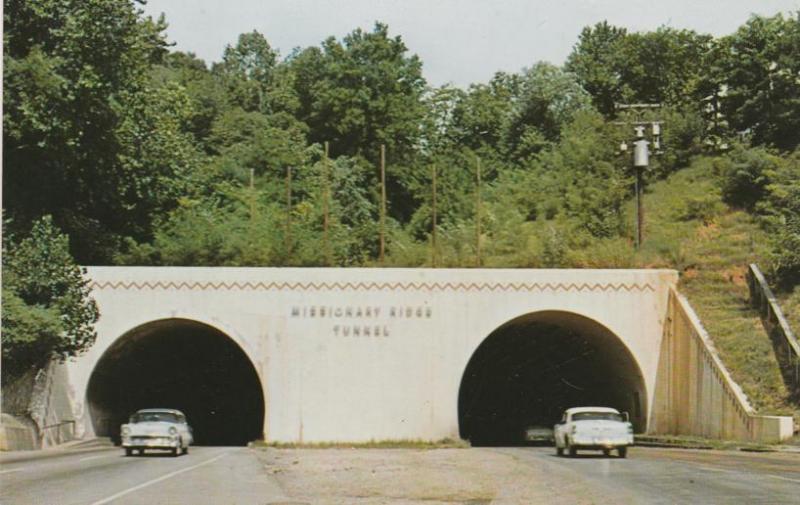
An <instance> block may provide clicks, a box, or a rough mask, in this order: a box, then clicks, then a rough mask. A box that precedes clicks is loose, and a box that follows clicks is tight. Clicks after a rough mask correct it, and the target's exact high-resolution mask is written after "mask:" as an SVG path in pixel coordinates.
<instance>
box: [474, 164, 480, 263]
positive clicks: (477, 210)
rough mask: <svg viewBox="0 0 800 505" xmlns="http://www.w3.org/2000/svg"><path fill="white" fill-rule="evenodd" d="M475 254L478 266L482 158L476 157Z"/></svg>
mask: <svg viewBox="0 0 800 505" xmlns="http://www.w3.org/2000/svg"><path fill="white" fill-rule="evenodd" d="M475 160H476V163H475V182H476V189H475V255H476V257H477V264H476V266H478V267H480V266H481V159H480V158H478V157H476V158H475Z"/></svg>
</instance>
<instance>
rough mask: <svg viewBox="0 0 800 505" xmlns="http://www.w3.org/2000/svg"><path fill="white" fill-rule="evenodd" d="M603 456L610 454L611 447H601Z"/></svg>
mask: <svg viewBox="0 0 800 505" xmlns="http://www.w3.org/2000/svg"><path fill="white" fill-rule="evenodd" d="M603 456H606V457H608V456H611V449H603Z"/></svg>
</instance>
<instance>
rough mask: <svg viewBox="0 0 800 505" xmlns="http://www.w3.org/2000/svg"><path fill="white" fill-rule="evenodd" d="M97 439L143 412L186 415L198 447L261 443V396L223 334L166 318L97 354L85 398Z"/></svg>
mask: <svg viewBox="0 0 800 505" xmlns="http://www.w3.org/2000/svg"><path fill="white" fill-rule="evenodd" d="M87 400H88V404H89V409H90V414H91V419H92V424H93V426H94V430H95V433H96V434H97V435H98V436H110V437H111V438H112V439H114V440H118V439H119V428H120V425H121V424H123V423H125V422H127V420H128V417H129V416H130V414H132V413H133V412H135V411H136V410H138V409H143V408H175V409H179V410H181V411H183V412H184V414H186V417H187V420H188V422H189V425H190V426H191V427H192V429H193V432H194V438H195V443H196V444H200V445H244V444H246V443H247V442H249V441H251V440H255V439H260V438H262V436H263V426H264V414H265V412H264V394H263V391H262V387H261V382H260V380H259V378H258V375H257V373H256V370H255V368H254V367H253V364H252V363H251V361H250V359H249V358H248V357H247V355H246V354H245V353H244V351H243V350H242V349H241V348H240V347H239V346H238V345H237V344H236V343H235V342H234V341H233V340H232V339H230V338H229V337H228V336H227V335H225V334H224V333H222V332H221V331H219V330H217V329H215V328H213V327H211V326H208V325H205V324H202V323H198V322H195V321H190V320H186V319H165V320H160V321H155V322H151V323H148V324H145V325H142V326H139V327H137V328H135V329H133V330H131V331H130V332H128V333H126V334H125V335H123V336H122V337H120V338H119V339H117V341H116V342H114V344H112V346H111V347H110V348H109V349H108V350H107V351H106V352H105V353H104V354H103V356H102V357H101V358H100V360H99V361H98V363H97V366H96V367H95V369H94V371H93V372H92V376H91V378H90V379H89V386H88V391H87Z"/></svg>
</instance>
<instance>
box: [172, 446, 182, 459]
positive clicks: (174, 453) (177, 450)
mask: <svg viewBox="0 0 800 505" xmlns="http://www.w3.org/2000/svg"><path fill="white" fill-rule="evenodd" d="M180 453H181V452H180V447H173V448H172V457H173V458H176V457H178V454H180Z"/></svg>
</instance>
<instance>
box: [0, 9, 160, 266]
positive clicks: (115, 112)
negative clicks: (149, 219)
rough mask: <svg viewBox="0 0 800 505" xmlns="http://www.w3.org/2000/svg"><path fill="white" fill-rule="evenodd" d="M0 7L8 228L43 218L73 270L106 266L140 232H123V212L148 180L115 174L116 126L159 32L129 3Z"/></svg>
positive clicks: (120, 169)
mask: <svg viewBox="0 0 800 505" xmlns="http://www.w3.org/2000/svg"><path fill="white" fill-rule="evenodd" d="M4 6H5V9H4V29H5V30H4V31H5V33H4V37H5V44H4V55H3V56H4V64H5V70H4V74H3V84H4V86H3V87H4V97H3V103H4V115H3V126H4V128H3V130H4V138H3V143H4V149H3V166H4V179H3V191H4V202H5V205H6V206H7V210H8V213H9V215H10V216H12V217H13V218H14V221H13V222H12V226H13V227H14V229H16V230H24V229H25V228H26V227H28V226H29V224H30V223H31V222H32V221H33V220H34V219H36V218H37V217H39V216H41V215H44V214H51V215H53V218H54V219H55V221H56V222H57V223H58V224H59V225H60V226H61V227H62V228H63V229H64V230H65V231H66V232H67V233H69V235H70V236H71V237H72V238H73V240H74V246H73V251H74V253H75V255H76V257H77V258H78V260H79V261H92V262H103V261H107V260H108V259H109V257H110V255H111V253H112V252H113V250H114V249H115V248H116V247H117V245H118V243H119V241H120V237H122V236H126V235H131V234H136V233H137V231H138V230H142V229H146V228H147V226H146V225H144V226H143V225H142V224H140V223H137V225H136V226H131V222H132V221H135V220H136V216H135V215H132V213H131V210H132V209H134V208H135V207H136V206H137V205H138V203H139V199H140V198H141V197H142V195H141V191H139V190H138V189H137V187H138V188H141V186H142V185H147V184H148V182H147V181H153V180H155V179H156V178H155V177H150V174H142V173H139V172H136V171H129V170H127V169H126V168H125V167H124V166H123V164H122V163H121V162H120V159H119V157H120V155H121V153H122V152H123V147H122V146H121V139H120V138H119V137H118V136H117V126H118V124H119V123H120V118H121V116H122V115H123V114H124V111H125V110H126V107H127V105H128V104H129V103H130V100H131V99H132V98H134V97H135V96H136V95H137V94H138V93H139V92H141V91H142V90H143V89H144V87H145V84H146V81H147V72H148V71H149V68H150V65H151V64H152V62H153V61H157V60H158V59H159V58H160V57H161V56H162V55H163V54H164V52H165V46H166V43H165V42H164V41H163V39H162V36H161V31H162V30H163V28H164V26H165V25H164V24H163V22H162V21H158V22H155V21H153V20H152V19H150V18H145V17H143V16H142V14H141V11H140V10H138V9H136V8H135V7H134V5H133V4H132V3H131V2H130V1H128V0H85V1H84V0H82V1H72V0H70V1H60V0H59V1H57V0H37V1H31V2H28V1H24V2H23V1H18V0H9V1H6V2H5V4H4ZM148 190H153V191H157V190H155V188H153V187H152V186H150V187H148Z"/></svg>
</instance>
